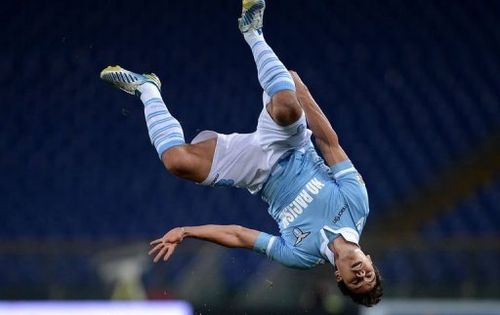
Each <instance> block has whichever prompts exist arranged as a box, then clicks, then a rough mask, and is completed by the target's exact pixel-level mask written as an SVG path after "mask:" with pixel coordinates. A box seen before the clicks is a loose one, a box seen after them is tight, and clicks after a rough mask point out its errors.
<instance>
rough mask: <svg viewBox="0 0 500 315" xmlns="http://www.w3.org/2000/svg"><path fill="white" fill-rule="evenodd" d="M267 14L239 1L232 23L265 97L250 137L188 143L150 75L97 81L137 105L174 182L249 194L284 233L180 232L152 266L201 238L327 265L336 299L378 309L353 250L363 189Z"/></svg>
mask: <svg viewBox="0 0 500 315" xmlns="http://www.w3.org/2000/svg"><path fill="white" fill-rule="evenodd" d="M264 9H265V2H264V0H243V9H242V16H241V18H240V19H239V20H238V21H239V28H240V31H241V32H242V34H243V37H244V38H245V40H246V42H247V43H248V45H249V46H250V48H251V50H252V53H253V57H254V60H255V63H256V66H257V73H258V79H259V82H260V84H261V86H262V88H263V89H264V93H263V103H264V108H263V110H262V112H261V114H260V117H259V119H258V123H257V130H256V131H255V132H253V133H247V134H239V133H233V134H229V135H226V134H220V133H216V132H213V131H203V132H201V133H200V134H198V135H197V136H196V137H195V138H194V139H193V140H192V142H191V144H186V143H185V141H184V134H183V130H182V127H181V125H180V123H179V122H178V121H177V120H176V119H175V118H174V117H173V116H172V115H171V114H170V112H169V111H168V109H167V107H166V106H165V104H164V102H163V99H162V97H161V94H160V88H161V83H160V80H159V78H158V77H157V76H156V75H155V74H144V75H141V74H137V73H134V72H131V71H128V70H125V69H123V68H121V67H119V66H114V67H111V66H110V67H107V68H106V69H104V70H103V71H102V72H101V78H102V79H103V80H105V81H107V82H109V83H111V84H113V85H114V86H116V87H118V88H120V89H121V90H123V91H125V92H127V93H130V94H135V95H137V96H139V97H140V99H141V101H142V102H143V104H144V114H145V118H146V123H147V127H148V131H149V137H150V139H151V142H152V144H153V145H154V146H155V148H156V150H157V152H158V155H159V157H160V159H161V160H162V162H163V164H164V165H165V167H166V168H167V170H168V171H169V172H170V173H172V174H174V175H175V176H178V177H180V178H184V179H188V180H191V181H195V182H197V183H200V184H203V185H211V186H234V187H241V188H246V189H248V190H249V191H250V192H251V193H253V194H257V195H259V196H260V197H261V198H262V199H263V200H264V201H266V202H267V203H268V204H269V209H268V212H269V214H270V215H271V216H272V217H273V218H274V219H275V220H276V221H277V223H278V225H279V228H280V233H281V236H273V235H269V234H267V233H264V232H260V231H256V230H253V229H249V228H245V227H242V226H239V225H203V226H185V227H177V228H174V229H172V230H170V231H169V232H167V233H166V234H165V235H164V236H163V237H161V238H159V239H157V240H154V241H152V242H151V246H152V249H151V251H150V252H149V254H150V255H154V256H155V258H154V261H155V262H158V261H159V260H160V259H163V260H167V259H169V257H171V255H172V254H173V252H174V251H175V249H176V247H177V246H178V245H179V244H180V243H181V242H182V241H183V239H185V238H197V239H202V240H207V241H210V242H213V243H216V244H219V245H223V246H226V247H238V248H248V249H253V250H255V251H257V252H259V253H263V254H266V255H267V256H268V257H270V258H271V259H273V260H275V261H277V262H279V263H282V264H283V265H286V266H288V267H292V268H300V269H308V268H312V267H314V266H316V265H318V264H322V263H324V262H325V261H328V262H330V263H331V264H332V265H333V267H334V272H335V277H336V280H337V283H338V285H339V288H340V290H341V291H342V293H344V294H345V295H349V296H350V297H351V298H352V299H353V300H354V301H355V302H357V303H359V304H362V305H365V306H371V305H374V304H376V303H378V302H379V301H380V298H381V296H382V287H381V282H380V276H379V273H378V271H377V269H376V268H375V266H374V265H373V262H372V260H371V258H370V256H369V255H365V254H364V253H363V251H362V250H361V248H360V246H359V244H358V242H359V236H360V233H361V232H362V230H363V227H364V225H365V222H366V217H367V215H368V212H369V207H368V195H367V191H366V188H365V184H364V182H363V180H362V178H361V176H360V174H359V173H358V172H357V170H356V169H355V168H354V166H353V164H352V163H351V161H350V160H349V159H348V157H347V155H346V153H345V152H344V150H343V149H342V148H341V147H340V145H339V141H338V138H337V134H336V133H335V131H334V130H333V128H332V126H331V124H330V123H329V121H328V119H327V118H326V116H325V115H324V114H323V112H322V111H321V109H320V107H319V106H318V104H317V103H316V102H315V101H314V99H313V97H312V96H311V94H310V93H309V90H308V88H307V87H306V85H305V84H304V83H303V82H302V81H301V79H300V77H299V76H298V75H297V74H296V73H295V72H289V71H288V70H287V69H286V68H285V66H284V65H283V64H282V63H281V61H280V60H279V59H278V58H277V56H276V55H275V53H274V52H273V50H272V49H271V48H270V47H269V45H268V44H267V43H266V41H265V39H264V37H263V33H262V24H263V23H262V22H263V13H264ZM306 119H307V123H306ZM307 126H309V128H310V129H308V128H307ZM311 134H314V136H315V142H316V146H317V148H318V149H319V151H320V152H321V153H322V155H323V158H324V159H322V158H321V157H320V156H319V155H318V154H317V152H316V150H315V148H314V146H313V144H312V141H311ZM325 162H326V164H325Z"/></svg>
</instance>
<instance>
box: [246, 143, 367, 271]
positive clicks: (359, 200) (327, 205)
mask: <svg viewBox="0 0 500 315" xmlns="http://www.w3.org/2000/svg"><path fill="white" fill-rule="evenodd" d="M260 194H261V197H262V199H264V200H265V201H266V202H267V203H268V204H269V209H268V211H269V214H270V215H271V216H272V217H273V218H274V220H276V222H277V223H278V225H279V228H280V233H281V236H280V237H279V236H273V235H269V234H267V233H263V232H262V233H260V234H259V236H258V238H257V241H256V242H255V245H254V250H255V251H257V252H260V253H265V254H266V255H267V256H268V257H270V258H271V259H272V260H275V261H277V262H280V263H282V264H284V265H286V266H288V267H293V268H300V269H309V268H312V267H314V266H316V265H318V264H322V263H324V262H325V261H326V260H328V261H330V262H331V263H332V264H333V263H334V258H333V253H332V252H331V250H330V249H329V248H328V244H329V243H330V242H331V241H332V240H333V239H335V238H336V237H338V236H339V235H342V236H343V237H344V238H345V239H346V240H347V241H350V242H353V243H356V244H357V243H358V241H359V235H360V234H361V232H362V230H363V227H364V225H365V222H366V217H367V216H368V212H369V207H368V194H367V191H366V188H365V185H364V182H363V180H362V178H361V176H360V175H359V173H358V172H357V171H356V169H355V168H354V166H353V165H352V163H351V161H349V160H346V161H343V162H340V163H337V164H335V165H334V166H332V167H331V168H329V167H328V166H326V165H325V163H324V161H323V159H322V158H321V157H319V156H318V154H317V153H316V150H315V149H314V147H313V145H312V143H310V145H309V146H306V147H305V148H303V149H301V150H293V151H291V153H290V155H288V156H287V157H286V158H284V159H282V160H281V161H280V162H279V163H278V164H277V165H276V166H275V167H274V170H273V172H272V173H271V175H270V177H269V179H268V180H267V181H266V183H265V185H264V187H263V189H262V190H261V192H260Z"/></svg>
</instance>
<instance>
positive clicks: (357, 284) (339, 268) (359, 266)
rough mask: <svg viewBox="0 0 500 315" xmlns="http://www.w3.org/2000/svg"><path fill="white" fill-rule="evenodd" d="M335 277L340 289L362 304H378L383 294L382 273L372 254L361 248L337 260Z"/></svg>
mask: <svg viewBox="0 0 500 315" xmlns="http://www.w3.org/2000/svg"><path fill="white" fill-rule="evenodd" d="M335 265H336V269H335V277H336V279H337V284H338V286H339V289H340V291H341V292H342V293H343V294H344V295H347V296H350V297H351V299H352V300H353V301H354V302H356V303H358V304H361V305H365V306H373V305H375V304H377V303H378V302H379V301H380V299H381V297H382V294H383V289H382V283H381V278H380V273H379V271H378V269H377V268H376V267H375V265H374V264H373V262H372V260H371V257H370V255H365V254H364V253H363V252H362V251H361V250H360V249H358V250H355V251H352V252H349V253H347V254H346V255H344V257H342V255H340V257H337V259H336V260H335Z"/></svg>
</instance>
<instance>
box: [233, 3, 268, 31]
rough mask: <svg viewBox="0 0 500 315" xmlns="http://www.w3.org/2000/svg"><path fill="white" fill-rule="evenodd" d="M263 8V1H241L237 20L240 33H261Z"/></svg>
mask: <svg viewBox="0 0 500 315" xmlns="http://www.w3.org/2000/svg"><path fill="white" fill-rule="evenodd" d="M265 8H266V1H264V0H243V8H242V11H241V17H240V18H239V19H238V27H239V28H240V31H241V32H242V33H246V32H248V31H249V30H256V31H258V32H261V29H262V25H263V21H264V9H265Z"/></svg>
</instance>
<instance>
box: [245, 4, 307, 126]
mask: <svg viewBox="0 0 500 315" xmlns="http://www.w3.org/2000/svg"><path fill="white" fill-rule="evenodd" d="M264 9H265V1H264V0H243V12H242V16H241V18H240V19H239V28H240V31H241V32H242V34H243V36H244V38H245V40H246V42H247V43H248V45H249V46H250V48H251V49H252V54H253V57H254V60H255V63H256V65H257V74H258V78H259V82H260V84H261V86H262V88H263V89H264V91H265V92H266V93H267V95H269V96H270V97H271V101H270V103H269V104H268V105H267V111H268V112H269V114H270V115H271V117H272V118H273V120H274V121H275V122H276V123H278V124H279V125H281V126H288V125H290V124H292V123H294V122H296V121H297V120H298V119H299V118H300V117H301V116H302V108H301V106H300V104H299V102H298V100H297V97H296V95H295V84H294V82H293V79H292V77H291V75H290V73H289V72H288V70H287V69H286V67H285V66H284V65H283V63H282V62H281V61H280V60H279V59H278V57H277V56H276V54H275V53H274V51H273V50H272V49H271V47H269V45H268V44H267V42H266V41H265V39H264V35H263V33H262V24H263V23H262V22H263V14H264Z"/></svg>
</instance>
